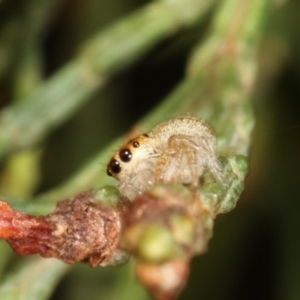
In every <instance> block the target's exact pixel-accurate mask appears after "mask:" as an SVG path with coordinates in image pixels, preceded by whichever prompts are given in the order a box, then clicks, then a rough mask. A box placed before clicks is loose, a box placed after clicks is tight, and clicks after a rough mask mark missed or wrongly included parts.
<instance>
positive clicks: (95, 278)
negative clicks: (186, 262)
mask: <svg viewBox="0 0 300 300" xmlns="http://www.w3.org/2000/svg"><path fill="white" fill-rule="evenodd" d="M31 2H32V7H33V8H34V7H35V6H37V4H36V3H35V2H36V1H31ZM52 2H53V3H52V4H51V5H50V1H49V9H48V10H46V12H45V13H44V17H43V18H42V21H41V23H40V25H39V27H38V28H34V29H33V30H32V31H35V30H36V31H40V32H39V33H38V34H39V39H38V47H37V48H38V49H39V51H38V52H35V54H36V56H34V58H33V60H34V61H35V63H34V65H35V66H37V67H35V68H34V71H33V72H32V73H30V72H28V73H27V75H26V78H24V76H23V77H22V75H20V73H21V74H22V72H24V71H23V70H24V69H23V67H24V68H26V66H24V65H23V64H22V62H23V61H24V59H22V57H23V56H22V55H23V54H24V53H26V51H27V46H26V47H22V45H23V42H22V39H26V38H28V37H27V36H26V34H27V31H30V30H31V29H32V28H31V29H30V26H33V27H34V26H35V25H36V24H35V23H31V22H30V20H32V18H33V17H34V16H35V15H34V14H37V13H38V10H36V11H35V10H34V9H33V8H31V9H30V10H28V9H27V8H26V2H25V1H22V0H19V1H16V0H15V1H9V0H2V1H0V68H1V73H0V80H1V81H0V105H1V107H5V106H7V105H10V104H11V103H12V102H13V101H18V98H19V97H20V95H21V96H22V94H26V91H27V89H28V90H30V88H31V86H35V85H38V84H39V82H40V81H42V80H45V79H47V78H49V77H50V76H51V75H52V74H54V73H55V72H56V71H57V70H58V69H59V68H60V67H62V66H63V65H64V64H66V63H67V62H69V61H71V60H72V59H73V58H74V56H75V55H76V54H77V53H78V51H79V50H80V49H81V47H82V44H83V43H85V42H86V41H87V40H88V39H89V38H91V37H92V36H93V34H95V33H96V32H98V31H99V30H101V29H104V28H106V27H108V26H110V25H111V24H113V23H114V22H116V21H117V20H118V19H119V18H121V17H123V16H126V15H127V14H128V13H131V12H132V11H134V10H136V9H138V8H140V7H143V6H144V5H145V4H147V3H149V1H141V0H86V1H82V0H73V1H67V0H61V1H56V2H55V1H52ZM274 3H275V5H274V7H273V9H272V10H271V11H270V13H269V15H268V20H267V21H266V25H265V32H264V33H263V38H262V41H261V45H260V49H259V53H258V61H259V70H258V76H257V81H256V87H255V91H254V93H253V107H254V111H255V115H256V126H255V130H254V132H253V142H252V150H251V156H250V172H249V175H248V177H247V180H246V188H245V191H244V192H243V194H242V197H241V198H240V200H239V202H238V205H237V207H236V208H235V209H234V210H233V211H232V212H230V213H228V214H226V215H222V216H218V217H217V219H216V222H215V229H214V236H213V238H212V240H211V241H210V243H209V250H208V252H207V253H206V254H204V255H202V256H200V257H196V258H194V259H193V261H192V267H191V276H190V279H189V281H188V284H187V287H186V289H185V290H184V291H183V293H182V294H181V296H180V297H179V299H181V300H184V299H191V300H193V299H210V300H212V299H216V300H217V299H218V300H219V299H222V300H226V299H228V300H229V299H230V300H235V299H243V300H248V299H272V300H277V299H278V300H279V299H284V300H299V299H300V216H299V214H300V196H299V187H300V172H299V170H300V101H299V100H300V34H299V28H300V18H299V12H300V2H299V1H298V0H290V1H284V0H283V1H280V0H278V1H274ZM214 9H215V8H214V7H212V8H211V9H210V10H209V11H208V12H207V13H206V15H205V16H204V17H203V19H202V20H201V22H199V24H195V25H194V26H192V27H191V28H187V29H182V30H180V31H179V32H178V33H176V34H174V35H170V36H169V37H168V38H166V39H164V41H162V42H161V43H159V44H158V45H157V46H156V47H154V48H153V49H152V50H151V51H148V52H147V53H146V54H145V55H143V57H142V58H140V59H138V61H137V62H136V63H134V64H133V65H130V66H129V67H127V68H126V69H125V70H122V71H120V72H118V73H117V74H115V75H113V76H112V77H111V79H110V81H109V82H108V84H107V85H106V86H105V87H104V89H102V90H101V91H100V92H97V93H95V94H94V95H93V97H92V99H91V100H89V102H87V103H86V104H85V105H84V106H83V107H82V108H81V109H80V110H78V111H76V112H75V113H74V114H73V115H72V117H71V118H70V119H68V120H67V121H66V122H64V123H63V124H62V125H61V126H60V127H59V128H57V129H55V130H54V131H53V132H51V134H50V135H49V137H48V138H47V140H45V141H44V142H43V143H41V144H40V146H39V147H38V149H35V150H34V151H33V153H34V154H32V152H31V154H30V155H28V154H26V153H25V154H24V153H23V154H24V157H23V158H22V157H21V155H20V154H17V158H14V159H16V162H15V164H16V165H14V162H13V160H12V159H11V160H6V162H5V163H2V165H1V168H2V175H1V177H0V188H1V193H2V194H4V195H5V196H10V197H24V198H26V197H29V196H31V195H32V194H33V195H37V194H39V193H42V192H45V191H47V190H49V189H52V188H54V187H55V186H57V185H59V184H61V183H62V182H64V181H65V180H67V179H68V178H69V177H70V176H71V175H72V174H73V173H74V172H76V171H77V170H78V169H79V168H80V167H81V166H82V165H83V164H84V163H86V162H87V161H88V160H89V159H90V157H92V156H94V155H95V154H96V153H97V152H98V151H99V149H101V148H102V147H104V146H105V145H106V144H107V143H109V142H110V141H112V140H113V139H115V138H116V137H118V136H120V135H121V134H124V133H126V132H127V131H128V130H129V129H130V128H131V126H132V125H133V124H134V123H135V122H136V121H137V120H139V119H141V118H142V117H143V116H144V115H145V114H146V113H147V112H149V111H150V110H151V109H152V108H154V107H155V105H156V104H158V103H159V102H160V101H161V100H162V99H163V98H164V97H165V96H166V95H167V94H168V93H170V91H171V90H172V89H173V88H175V87H176V85H177V84H178V83H179V82H180V80H181V79H182V77H183V76H184V74H185V66H186V62H187V59H188V57H189V55H190V53H191V50H192V49H193V46H194V45H196V43H197V42H199V40H201V39H203V38H204V37H205V35H206V34H207V32H208V29H209V26H210V24H211V22H212V19H213V17H214ZM36 26H37V25H36ZM11 40H13V41H11ZM29 40H30V38H29ZM6 45H11V48H9V49H8V50H7V47H6ZM29 45H30V43H29ZM31 46H36V45H32V44H31ZM28 47H29V46H28ZM1 48H2V50H1ZM29 48H30V47H29ZM5 51H6V52H5ZM7 53H8V54H7ZM31 53H32V52H31ZM24 55H25V54H24ZM25 61H26V60H25ZM31 63H32V61H31ZM31 66H32V65H31ZM27 80H28V81H27ZM233 117H234V116H233ZM24 134H26V132H25V133H24ZM32 155H33V157H34V158H32ZM37 156H38V157H39V159H38V160H37V159H36V157H37ZM20 165H21V166H22V170H20V171H18V170H16V169H18V166H20ZM24 168H25V169H24ZM26 168H28V170H31V172H33V173H34V174H35V175H34V174H33V173H32V174H31V175H28V174H26V171H25V170H26ZM99 168H102V169H103V172H104V171H105V166H104V165H99ZM24 172H25V176H24V175H22V174H24ZM17 173H18V174H19V173H20V174H19V175H16V174H17ZM12 174H13V175H12ZM18 176H20V177H18ZM24 177H25V178H24ZM27 177H31V179H30V182H27V181H26V178H27ZM33 178H34V179H33ZM27 179H28V178H27ZM18 180H19V182H20V184H16V183H17V182H18ZM0 245H1V251H10V250H7V247H6V245H5V244H4V242H1V244H0ZM2 249H3V250H2ZM22 259H24V258H22ZM26 259H27V258H25V260H26ZM16 261H18V258H17V257H15V256H12V257H11V258H10V259H9V263H8V262H7V261H6V262H5V263H3V274H2V275H1V277H0V281H1V280H2V278H5V272H6V271H9V270H10V268H11V266H12V265H15V262H16ZM50 299H52V300H59V299H72V300H81V299H89V300H96V299H99V300H100V299H105V300H107V299H112V300H114V299H117V300H129V299H139V300H142V299H150V297H149V296H148V295H147V294H146V293H145V292H144V291H143V289H142V288H141V287H139V286H138V285H137V284H136V283H135V279H134V275H133V268H132V265H131V264H128V265H126V266H124V267H120V268H117V269H115V268H106V269H101V268H96V269H92V268H90V267H88V266H86V265H76V266H72V269H71V271H70V272H69V273H68V274H67V275H66V276H65V277H63V279H62V280H61V281H60V282H59V283H58V285H57V288H56V290H55V291H54V293H53V294H52V296H50ZM1 300H2V299H1Z"/></svg>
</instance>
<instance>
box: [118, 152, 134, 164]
mask: <svg viewBox="0 0 300 300" xmlns="http://www.w3.org/2000/svg"><path fill="white" fill-rule="evenodd" d="M119 156H120V159H121V161H122V162H129V161H131V158H132V154H131V152H130V151H129V150H128V149H122V150H121V151H120V152H119Z"/></svg>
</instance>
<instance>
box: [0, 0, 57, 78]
mask: <svg viewBox="0 0 300 300" xmlns="http://www.w3.org/2000/svg"><path fill="white" fill-rule="evenodd" d="M57 2H58V1H57V0H48V1H39V0H28V1H23V2H20V3H19V4H18V6H19V7H18V9H16V10H13V11H12V12H11V13H10V14H8V15H5V16H1V30H0V44H1V49H0V54H1V55H0V78H1V79H2V78H3V77H4V76H5V75H6V74H7V73H8V72H9V71H10V68H12V67H16V66H18V63H19V62H20V60H22V56H23V52H24V50H25V52H26V48H27V47H30V45H32V44H36V43H37V41H38V40H40V37H41V35H42V34H43V32H44V31H45V29H46V25H47V23H48V21H49V18H50V17H51V14H52V12H53V10H54V8H55V6H56V4H57ZM2 14H3V12H2ZM20 29H22V30H20Z"/></svg>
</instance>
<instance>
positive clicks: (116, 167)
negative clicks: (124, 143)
mask: <svg viewBox="0 0 300 300" xmlns="http://www.w3.org/2000/svg"><path fill="white" fill-rule="evenodd" d="M120 172H121V166H120V162H119V161H117V160H116V159H114V158H113V159H112V160H111V161H110V162H109V164H108V168H107V175H109V176H112V173H116V174H117V173H120Z"/></svg>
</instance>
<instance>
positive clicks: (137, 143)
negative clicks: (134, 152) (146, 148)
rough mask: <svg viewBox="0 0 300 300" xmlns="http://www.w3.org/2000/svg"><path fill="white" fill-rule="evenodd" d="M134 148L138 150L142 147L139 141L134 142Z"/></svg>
mask: <svg viewBox="0 0 300 300" xmlns="http://www.w3.org/2000/svg"><path fill="white" fill-rule="evenodd" d="M132 146H133V147H134V148H138V147H139V146H140V143H139V142H138V141H134V142H133V143H132Z"/></svg>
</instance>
